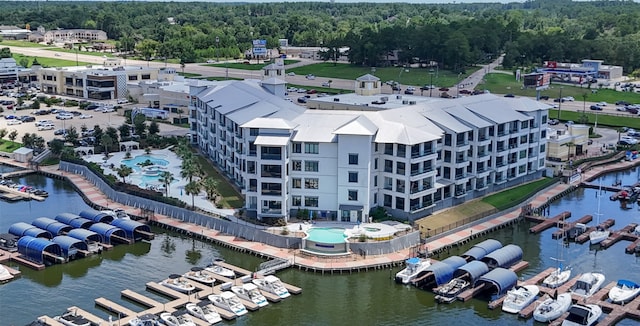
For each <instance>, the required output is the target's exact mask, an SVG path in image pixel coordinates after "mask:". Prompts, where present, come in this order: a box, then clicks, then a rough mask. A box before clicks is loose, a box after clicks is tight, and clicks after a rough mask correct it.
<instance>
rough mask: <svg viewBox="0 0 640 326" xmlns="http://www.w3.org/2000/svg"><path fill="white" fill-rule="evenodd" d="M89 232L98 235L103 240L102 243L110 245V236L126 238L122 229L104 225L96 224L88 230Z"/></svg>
mask: <svg viewBox="0 0 640 326" xmlns="http://www.w3.org/2000/svg"><path fill="white" fill-rule="evenodd" d="M89 230H90V231H93V232H95V233H98V234H100V235H101V236H102V238H103V239H104V243H106V244H111V236H112V235H116V236H119V237H122V238H126V237H127V236H126V234H125V232H124V230H123V229H121V228H119V227H117V226H113V225H111V224H106V223H96V224H94V225H92V226H91V227H90V228H89Z"/></svg>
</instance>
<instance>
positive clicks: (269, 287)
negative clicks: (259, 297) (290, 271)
mask: <svg viewBox="0 0 640 326" xmlns="http://www.w3.org/2000/svg"><path fill="white" fill-rule="evenodd" d="M253 284H255V285H257V286H258V288H259V289H260V290H261V291H265V292H269V293H273V294H275V295H277V296H279V297H280V298H282V299H284V298H287V297H289V296H290V295H291V294H290V293H289V290H287V288H286V287H284V285H282V282H280V279H279V278H277V277H275V276H273V275H267V276H265V277H264V278H256V279H253Z"/></svg>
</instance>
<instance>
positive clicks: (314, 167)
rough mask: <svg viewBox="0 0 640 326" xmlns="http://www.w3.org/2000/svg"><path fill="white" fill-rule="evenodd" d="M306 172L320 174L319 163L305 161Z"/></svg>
mask: <svg viewBox="0 0 640 326" xmlns="http://www.w3.org/2000/svg"><path fill="white" fill-rule="evenodd" d="M304 170H305V171H307V172H318V161H304Z"/></svg>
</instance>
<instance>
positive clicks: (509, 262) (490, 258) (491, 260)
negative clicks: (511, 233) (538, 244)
mask: <svg viewBox="0 0 640 326" xmlns="http://www.w3.org/2000/svg"><path fill="white" fill-rule="evenodd" d="M521 260H522V248H520V247H519V246H517V245H514V244H509V245H506V246H504V247H502V248H500V249H498V250H496V251H494V252H492V253H490V254H488V255H486V256H485V257H484V258H482V259H481V261H482V262H484V263H486V264H487V266H489V269H494V268H497V267H503V268H509V267H511V266H513V265H514V264H515V263H517V262H519V261H521Z"/></svg>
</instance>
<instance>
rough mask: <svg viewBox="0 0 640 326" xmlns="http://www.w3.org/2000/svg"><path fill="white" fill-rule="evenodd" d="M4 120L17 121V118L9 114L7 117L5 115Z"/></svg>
mask: <svg viewBox="0 0 640 326" xmlns="http://www.w3.org/2000/svg"><path fill="white" fill-rule="evenodd" d="M4 118H5V120H12V119H18V116H16V115H12V114H9V115H5V116H4Z"/></svg>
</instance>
